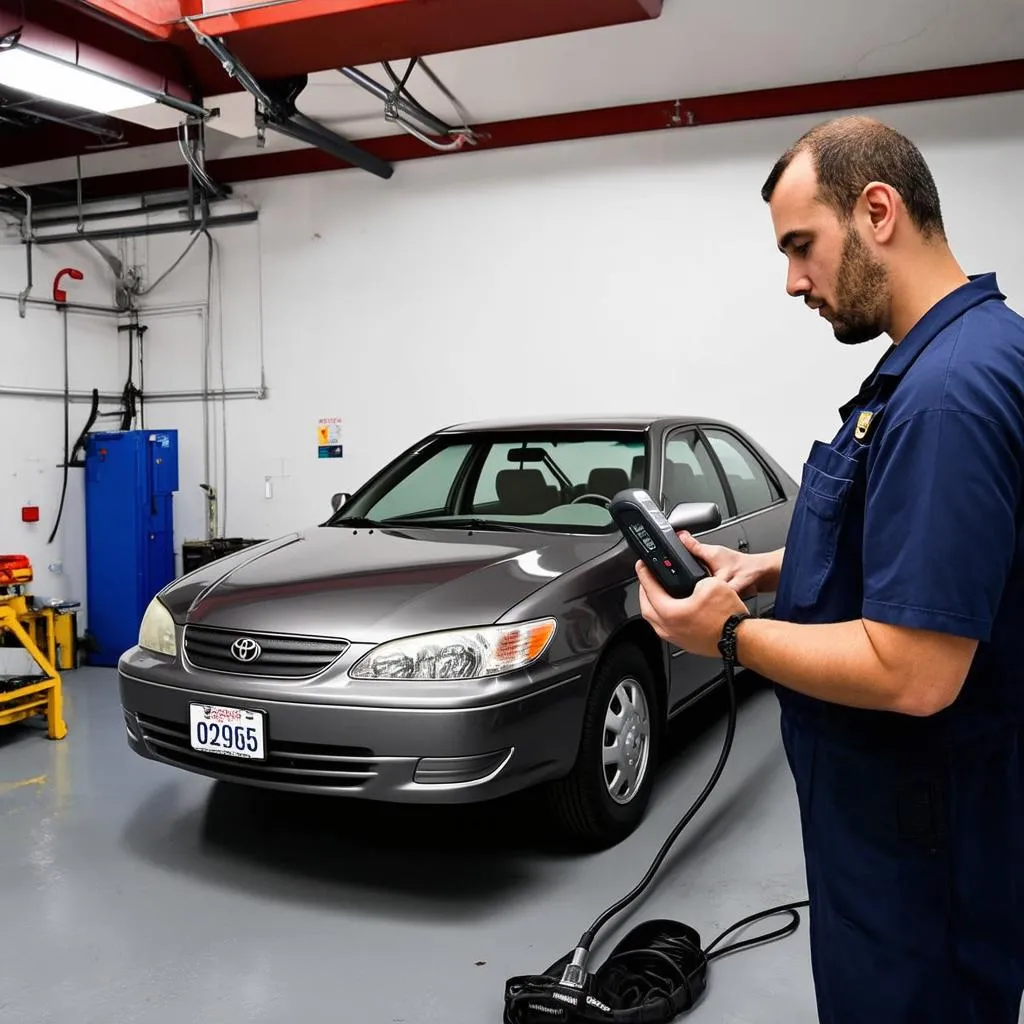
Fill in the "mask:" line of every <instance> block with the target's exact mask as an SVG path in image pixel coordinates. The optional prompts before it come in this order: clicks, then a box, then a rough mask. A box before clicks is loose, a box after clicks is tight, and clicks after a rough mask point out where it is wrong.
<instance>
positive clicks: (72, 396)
mask: <svg viewBox="0 0 1024 1024" xmlns="http://www.w3.org/2000/svg"><path fill="white" fill-rule="evenodd" d="M0 395H7V396H9V397H11V398H54V399H60V400H61V401H63V400H64V389H63V388H19V387H14V386H12V385H10V384H2V385H0ZM67 395H68V401H69V402H91V401H92V392H91V391H69V392H68V393H67ZM99 397H100V401H101V402H120V401H121V399H122V398H123V397H124V396H123V395H122V394H121V393H120V392H118V391H108V392H100V396H99ZM204 397H206V398H210V399H221V400H225V399H241V398H255V399H258V400H260V401H262V400H264V399H265V398H266V397H267V391H266V388H264V387H258V388H220V389H215V390H212V391H210V392H208V394H207V395H205V396H204V395H203V393H202V391H150V392H148V393H147V394H146V396H145V398H146V401H147V402H195V401H200V400H202V399H203V398H204Z"/></svg>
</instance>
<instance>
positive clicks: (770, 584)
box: [752, 548, 786, 594]
mask: <svg viewBox="0 0 1024 1024" xmlns="http://www.w3.org/2000/svg"><path fill="white" fill-rule="evenodd" d="M785 553H786V549H785V548H779V549H778V550H777V551H766V552H764V554H760V555H753V556H752V557H753V558H756V559H757V560H758V562H759V565H758V575H757V589H758V592H759V593H761V594H772V593H774V592H775V591H776V590H778V589H779V576H780V574H781V573H782V559H783V556H784V555H785Z"/></svg>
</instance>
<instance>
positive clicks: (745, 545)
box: [737, 537, 750, 551]
mask: <svg viewBox="0 0 1024 1024" xmlns="http://www.w3.org/2000/svg"><path fill="white" fill-rule="evenodd" d="M737 547H738V548H739V549H740V551H749V550H750V541H748V540H747V538H746V537H741V538H740V542H739V544H738V545H737Z"/></svg>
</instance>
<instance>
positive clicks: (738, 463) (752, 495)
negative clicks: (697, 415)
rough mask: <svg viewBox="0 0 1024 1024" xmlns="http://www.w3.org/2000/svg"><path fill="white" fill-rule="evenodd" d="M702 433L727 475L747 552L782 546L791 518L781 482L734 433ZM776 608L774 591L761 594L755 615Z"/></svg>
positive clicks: (712, 428)
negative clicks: (744, 536)
mask: <svg viewBox="0 0 1024 1024" xmlns="http://www.w3.org/2000/svg"><path fill="white" fill-rule="evenodd" d="M702 434H703V436H704V438H705V439H706V441H707V444H708V447H709V448H710V449H711V452H712V454H713V455H714V457H715V460H716V462H717V463H718V465H719V467H720V469H721V471H722V473H723V474H724V477H725V480H726V485H727V487H728V489H729V492H730V494H731V496H732V499H733V504H734V507H735V514H736V521H737V524H738V525H742V527H743V530H744V533H745V535H746V541H747V548H746V550H748V551H750V552H751V553H752V554H759V553H761V552H765V551H775V550H777V549H778V548H780V547H783V546H784V545H785V543H786V531H787V527H788V524H789V518H788V509H787V504H786V499H785V495H784V494H783V492H782V488H781V487H780V486H779V483H778V481H777V480H775V478H774V477H773V476H772V474H771V472H770V471H769V470H768V468H767V467H766V466H765V465H764V464H763V463H762V462H761V460H760V459H759V458H758V456H757V455H756V453H755V452H754V451H753V449H752V448H751V447H750V446H749V445H748V444H746V443H745V442H744V440H743V438H742V437H740V436H739V434H737V433H736V432H735V431H732V430H729V429H728V428H726V427H721V426H706V427H704V428H703V430H702ZM774 605H775V594H774V592H772V593H764V594H759V595H758V597H757V600H756V612H757V614H758V615H770V614H771V611H772V608H773V607H774Z"/></svg>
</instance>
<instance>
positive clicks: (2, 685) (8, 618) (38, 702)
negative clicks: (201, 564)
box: [0, 570, 68, 740]
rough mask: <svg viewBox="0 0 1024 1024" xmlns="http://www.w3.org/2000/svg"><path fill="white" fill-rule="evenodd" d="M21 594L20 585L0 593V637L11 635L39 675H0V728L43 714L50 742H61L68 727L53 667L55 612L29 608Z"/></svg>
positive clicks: (55, 649) (61, 693) (59, 680)
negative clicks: (25, 652)
mask: <svg viewBox="0 0 1024 1024" xmlns="http://www.w3.org/2000/svg"><path fill="white" fill-rule="evenodd" d="M30 572H31V570H29V573H30ZM29 578H31V576H30V575H29ZM21 579H24V577H22V578H21ZM21 579H19V582H21ZM11 591H13V593H12V592H11ZM21 591H22V588H21V587H20V586H19V587H12V588H9V589H7V592H6V593H5V592H4V591H2V590H0V634H4V633H10V634H13V636H14V637H15V639H16V640H17V641H18V642H19V644H20V645H21V647H23V648H24V649H25V650H26V651H27V652H28V654H29V656H30V657H31V658H32V660H33V661H34V662H35V663H36V665H38V666H39V669H40V672H41V673H42V674H41V675H38V676H15V677H10V678H5V677H3V676H0V725H10V724H11V723H12V722H20V721H22V720H24V719H26V718H31V717H32V716H33V715H45V716H46V726H47V734H48V735H49V737H50V739H51V740H62V739H64V737H65V736H66V735H67V734H68V727H67V725H66V723H65V722H64V701H63V692H62V689H61V678H60V673H59V672H58V671H57V669H56V667H55V666H56V662H57V642H56V629H55V611H54V609H53V608H49V607H43V608H33V607H31V606H30V604H29V598H28V597H26V596H25V594H24V593H23V592H21ZM43 647H45V650H43Z"/></svg>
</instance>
